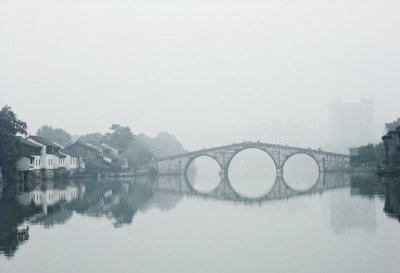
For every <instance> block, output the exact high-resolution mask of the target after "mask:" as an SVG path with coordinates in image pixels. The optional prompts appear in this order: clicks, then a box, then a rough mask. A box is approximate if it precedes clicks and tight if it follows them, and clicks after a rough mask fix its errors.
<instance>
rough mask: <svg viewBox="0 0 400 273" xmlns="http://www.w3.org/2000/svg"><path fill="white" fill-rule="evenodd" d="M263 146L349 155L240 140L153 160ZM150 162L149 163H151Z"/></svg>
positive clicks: (339, 155) (333, 154)
mask: <svg viewBox="0 0 400 273" xmlns="http://www.w3.org/2000/svg"><path fill="white" fill-rule="evenodd" d="M246 146H247V147H248V148H262V147H265V146H268V147H271V148H279V149H296V150H299V151H304V152H308V153H310V152H312V153H315V154H324V155H330V156H338V157H349V155H346V154H339V153H333V152H326V151H323V150H320V149H311V148H301V147H294V146H288V145H281V144H270V143H264V142H240V143H234V144H230V145H223V146H217V147H212V148H206V149H201V150H196V151H190V152H186V153H181V154H176V155H173V156H167V157H161V158H157V159H155V160H153V161H151V162H159V161H164V160H171V159H176V158H182V157H187V156H191V155H196V154H200V153H207V152H213V151H218V150H225V149H232V148H238V147H244V148H247V147H246ZM151 162H149V163H151Z"/></svg>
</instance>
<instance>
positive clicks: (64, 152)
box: [60, 149, 78, 157]
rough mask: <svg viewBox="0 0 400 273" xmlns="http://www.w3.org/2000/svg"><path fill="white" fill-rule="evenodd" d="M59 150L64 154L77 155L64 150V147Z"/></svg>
mask: <svg viewBox="0 0 400 273" xmlns="http://www.w3.org/2000/svg"><path fill="white" fill-rule="evenodd" d="M60 152H61V153H63V154H66V155H70V156H74V157H78V155H77V154H76V153H73V152H71V151H69V150H66V149H60Z"/></svg>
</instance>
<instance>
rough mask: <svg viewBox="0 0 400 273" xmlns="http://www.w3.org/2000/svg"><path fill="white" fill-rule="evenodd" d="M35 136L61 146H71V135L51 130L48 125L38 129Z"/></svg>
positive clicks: (54, 129)
mask: <svg viewBox="0 0 400 273" xmlns="http://www.w3.org/2000/svg"><path fill="white" fill-rule="evenodd" d="M36 134H37V135H38V136H40V137H43V138H46V139H47V140H49V141H51V142H57V143H59V144H61V145H63V146H68V145H70V144H72V138H71V135H70V134H68V133H67V132H66V131H65V130H64V129H61V128H53V127H51V126H49V125H43V126H42V127H40V128H39V130H38V131H37V133H36Z"/></svg>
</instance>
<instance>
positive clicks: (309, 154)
mask: <svg viewBox="0 0 400 273" xmlns="http://www.w3.org/2000/svg"><path fill="white" fill-rule="evenodd" d="M295 155H306V156H309V157H311V158H312V159H313V160H314V162H315V164H316V165H317V167H318V172H319V173H321V172H323V170H324V166H323V165H324V160H323V159H322V161H321V162H320V161H319V160H318V159H317V158H316V157H315V156H314V155H313V154H311V153H307V152H303V151H299V152H295V153H293V154H290V155H288V156H286V157H285V159H284V160H283V161H282V164H281V167H280V168H281V169H282V170H283V168H284V167H285V164H286V162H287V161H288V160H289V158H291V157H293V156H295Z"/></svg>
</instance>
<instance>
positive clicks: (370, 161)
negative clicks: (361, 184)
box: [350, 142, 385, 167]
mask: <svg viewBox="0 0 400 273" xmlns="http://www.w3.org/2000/svg"><path fill="white" fill-rule="evenodd" d="M384 154H385V148H384V146H383V143H382V142H381V143H379V144H376V145H374V144H368V145H365V146H361V147H359V148H358V155H357V156H352V157H351V158H350V160H351V162H350V163H351V165H352V166H353V167H357V166H361V165H367V166H368V165H369V166H375V165H379V163H380V162H381V160H382V159H383V158H384Z"/></svg>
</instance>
